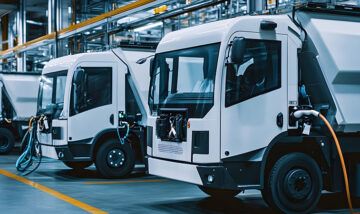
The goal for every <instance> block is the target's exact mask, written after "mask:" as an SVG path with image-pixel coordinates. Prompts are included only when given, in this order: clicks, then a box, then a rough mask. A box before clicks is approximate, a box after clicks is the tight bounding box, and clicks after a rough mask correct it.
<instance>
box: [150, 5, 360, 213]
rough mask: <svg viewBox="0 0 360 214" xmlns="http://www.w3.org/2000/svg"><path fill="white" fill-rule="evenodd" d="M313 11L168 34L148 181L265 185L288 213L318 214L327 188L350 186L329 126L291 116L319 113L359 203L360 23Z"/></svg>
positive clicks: (159, 53)
mask: <svg viewBox="0 0 360 214" xmlns="http://www.w3.org/2000/svg"><path fill="white" fill-rule="evenodd" d="M311 10H317V9H311V8H307V9H302V10H298V11H296V13H295V12H294V13H293V15H292V14H291V15H285V14H283V15H264V16H262V15H260V16H243V17H237V18H232V19H228V20H221V21H217V22H213V23H208V24H204V25H200V26H195V27H191V28H188V29H183V30H179V31H176V32H172V33H169V34H167V35H165V37H164V38H163V39H162V40H161V42H160V43H159V45H158V47H157V50H156V54H155V57H154V61H153V63H152V64H153V65H152V69H151V71H150V76H151V83H150V89H149V97H148V105H149V107H150V111H151V112H150V113H151V115H150V116H149V117H148V130H152V132H149V133H148V136H149V138H148V139H151V140H149V141H148V143H147V153H148V166H149V173H150V174H153V175H158V176H162V177H167V178H170V179H175V180H180V181H185V182H189V183H193V184H196V185H198V186H199V187H200V189H201V190H202V191H204V192H205V193H207V194H208V195H211V196H218V197H226V196H235V195H237V194H238V193H239V192H241V191H244V190H248V189H258V190H261V192H262V196H263V198H264V200H265V201H266V202H267V203H268V204H269V205H270V206H271V207H274V208H276V209H277V210H279V211H281V212H284V213H308V212H311V211H312V210H313V209H314V208H315V207H316V205H317V203H318V201H319V198H320V195H321V191H322V190H328V191H330V192H341V191H343V190H344V187H343V177H342V176H341V172H342V171H341V168H340V160H339V156H338V155H337V154H338V153H337V152H336V150H335V145H334V143H333V141H332V138H331V136H330V133H329V131H328V130H327V129H326V128H325V126H324V123H322V122H320V120H319V119H317V118H312V117H310V116H309V117H301V118H300V119H299V118H296V117H295V116H294V115H295V114H294V112H296V111H299V110H306V109H314V110H316V111H318V112H321V114H322V115H325V117H326V118H327V120H328V121H330V123H331V125H332V127H333V128H334V129H335V131H336V133H337V136H338V137H339V139H340V142H341V147H342V151H343V153H344V157H345V162H346V164H347V167H348V168H347V170H348V173H349V180H350V188H351V193H352V194H353V195H354V196H360V132H359V131H360V114H359V109H360V55H359V51H360V17H359V16H351V15H346V12H344V14H337V13H336V12H334V11H331V12H330V13H328V12H327V10H326V9H323V10H322V12H312V11H311ZM354 13H355V11H354ZM239 212H240V211H239Z"/></svg>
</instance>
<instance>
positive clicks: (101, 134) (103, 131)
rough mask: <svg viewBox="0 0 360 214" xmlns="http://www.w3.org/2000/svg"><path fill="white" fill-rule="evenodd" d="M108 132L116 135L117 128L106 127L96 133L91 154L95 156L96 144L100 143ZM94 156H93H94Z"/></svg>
mask: <svg viewBox="0 0 360 214" xmlns="http://www.w3.org/2000/svg"><path fill="white" fill-rule="evenodd" d="M106 134H114V135H116V129H115V128H110V129H104V130H102V131H101V132H99V133H97V134H96V135H95V137H94V138H93V139H92V141H91V149H90V154H91V155H92V156H93V154H94V151H95V147H96V144H97V143H98V140H99V139H100V138H101V137H103V136H104V135H106ZM92 158H93V157H92Z"/></svg>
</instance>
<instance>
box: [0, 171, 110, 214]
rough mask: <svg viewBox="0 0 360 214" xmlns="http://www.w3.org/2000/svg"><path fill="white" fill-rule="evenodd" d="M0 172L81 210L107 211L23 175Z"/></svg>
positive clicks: (97, 212)
mask: <svg viewBox="0 0 360 214" xmlns="http://www.w3.org/2000/svg"><path fill="white" fill-rule="evenodd" d="M0 174H1V175H4V176H6V177H9V178H11V179H14V180H16V181H19V182H21V183H24V184H26V185H29V186H31V187H34V188H36V189H38V190H41V191H43V192H45V193H47V194H49V195H52V196H53V197H55V198H58V199H60V200H62V201H65V202H67V203H69V204H72V205H74V206H76V207H78V208H80V209H83V210H85V211H86V212H89V213H96V214H105V213H107V212H105V211H103V210H100V209H98V208H96V207H93V206H90V205H88V204H85V203H83V202H81V201H78V200H76V199H74V198H71V197H70V196H67V195H65V194H62V193H60V192H58V191H56V190H53V189H50V188H48V187H46V186H43V185H41V184H39V183H36V182H34V181H31V180H28V179H26V178H24V177H21V176H18V175H15V174H13V173H11V172H9V171H6V170H3V169H0Z"/></svg>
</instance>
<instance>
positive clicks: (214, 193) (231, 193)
mask: <svg viewBox="0 0 360 214" xmlns="http://www.w3.org/2000/svg"><path fill="white" fill-rule="evenodd" d="M198 187H199V189H201V191H203V192H204V193H206V194H207V195H209V196H211V197H214V198H233V197H235V196H236V195H237V194H239V193H240V191H239V190H227V189H215V188H210V187H204V186H198Z"/></svg>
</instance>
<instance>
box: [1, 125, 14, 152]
mask: <svg viewBox="0 0 360 214" xmlns="http://www.w3.org/2000/svg"><path fill="white" fill-rule="evenodd" d="M14 144H15V137H14V135H13V134H12V132H11V131H10V130H8V129H5V128H0V154H6V153H9V152H10V151H11V150H12V149H13V147H14Z"/></svg>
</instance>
